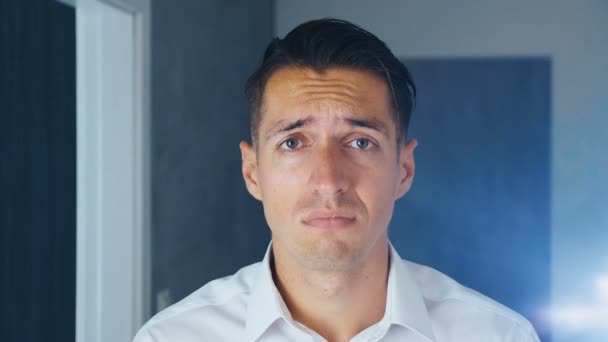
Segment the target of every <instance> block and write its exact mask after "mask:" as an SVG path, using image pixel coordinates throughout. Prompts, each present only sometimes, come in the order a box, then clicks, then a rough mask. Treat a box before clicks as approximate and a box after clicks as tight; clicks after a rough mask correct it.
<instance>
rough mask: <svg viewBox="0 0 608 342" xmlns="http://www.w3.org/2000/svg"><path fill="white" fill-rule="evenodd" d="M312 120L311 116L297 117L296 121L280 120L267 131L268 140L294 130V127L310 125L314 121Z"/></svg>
mask: <svg viewBox="0 0 608 342" xmlns="http://www.w3.org/2000/svg"><path fill="white" fill-rule="evenodd" d="M312 121H313V120H312V118H311V117H306V118H303V119H297V120H294V121H288V120H280V121H278V122H277V123H276V124H275V125H274V126H273V127H272V128H271V129H270V130H269V131H268V133H266V135H265V137H266V140H268V139H270V138H272V137H273V136H275V135H277V134H279V133H284V132H289V131H293V130H294V129H297V128H300V127H303V126H306V125H309V124H310V123H312Z"/></svg>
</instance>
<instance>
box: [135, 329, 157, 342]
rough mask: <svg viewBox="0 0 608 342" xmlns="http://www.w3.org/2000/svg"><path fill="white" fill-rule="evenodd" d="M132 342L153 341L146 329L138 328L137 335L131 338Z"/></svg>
mask: <svg viewBox="0 0 608 342" xmlns="http://www.w3.org/2000/svg"><path fill="white" fill-rule="evenodd" d="M133 342H155V341H154V340H153V339H152V336H150V333H149V332H148V329H146V328H145V327H144V328H141V329H139V331H138V332H137V335H135V337H134V338H133Z"/></svg>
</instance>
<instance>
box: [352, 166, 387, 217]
mask: <svg viewBox="0 0 608 342" xmlns="http://www.w3.org/2000/svg"><path fill="white" fill-rule="evenodd" d="M396 180H397V175H396V174H395V172H393V170H389V169H384V168H375V169H371V170H370V171H369V172H367V173H366V174H364V175H362V177H361V178H360V181H359V186H358V189H357V192H358V195H359V198H360V199H361V201H362V202H363V203H364V204H365V206H366V207H367V210H368V214H369V215H370V217H369V219H370V221H371V224H372V225H374V226H375V225H385V224H388V222H389V221H390V217H391V215H392V212H393V207H394V203H395V191H396V186H397V182H396Z"/></svg>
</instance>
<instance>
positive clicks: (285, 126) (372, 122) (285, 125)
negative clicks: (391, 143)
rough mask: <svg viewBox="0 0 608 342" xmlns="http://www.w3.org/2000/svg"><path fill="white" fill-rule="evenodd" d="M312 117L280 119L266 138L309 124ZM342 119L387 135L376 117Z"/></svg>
mask: <svg viewBox="0 0 608 342" xmlns="http://www.w3.org/2000/svg"><path fill="white" fill-rule="evenodd" d="M313 121H314V120H313V118H311V117H306V118H302V119H297V120H293V121H288V120H280V121H278V122H277V123H276V124H275V125H274V126H273V127H272V128H271V129H270V130H269V131H268V133H266V134H265V138H266V140H269V139H270V138H272V137H273V136H275V135H277V134H279V133H285V132H289V131H292V130H294V129H298V128H301V127H304V126H307V125H310V124H311V123H312V122H313ZM344 121H345V122H346V123H348V124H349V125H350V126H351V127H362V128H367V129H372V130H375V131H377V132H380V133H382V134H384V135H386V136H388V127H387V125H386V124H385V123H384V122H382V121H380V120H378V119H369V120H366V119H363V120H362V119H355V118H345V119H344Z"/></svg>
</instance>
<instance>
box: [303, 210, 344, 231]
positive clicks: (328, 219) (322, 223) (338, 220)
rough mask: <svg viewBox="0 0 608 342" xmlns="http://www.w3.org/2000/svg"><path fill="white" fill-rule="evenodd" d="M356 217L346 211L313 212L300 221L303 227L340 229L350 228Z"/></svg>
mask: <svg viewBox="0 0 608 342" xmlns="http://www.w3.org/2000/svg"><path fill="white" fill-rule="evenodd" d="M355 221H356V216H355V214H354V213H353V212H351V211H346V210H313V211H311V212H309V213H307V214H306V215H304V218H303V220H302V223H304V225H305V226H308V227H311V228H318V229H340V228H347V227H349V226H352V225H353V223H354V222H355Z"/></svg>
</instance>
